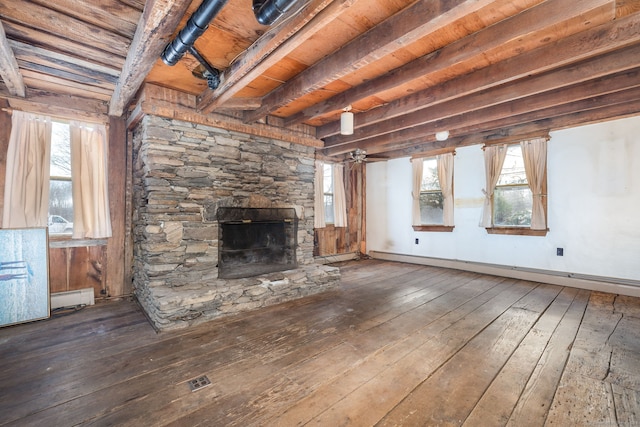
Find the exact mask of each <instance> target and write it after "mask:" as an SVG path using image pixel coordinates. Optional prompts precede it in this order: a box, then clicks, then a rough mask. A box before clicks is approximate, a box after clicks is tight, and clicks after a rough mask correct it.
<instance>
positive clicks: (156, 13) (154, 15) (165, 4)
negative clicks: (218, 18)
mask: <svg viewBox="0 0 640 427" xmlns="http://www.w3.org/2000/svg"><path fill="white" fill-rule="evenodd" d="M190 4H191V1H190V0H149V1H147V4H146V5H145V8H144V11H143V12H142V15H141V16H140V21H138V27H137V29H136V32H135V34H134V36H133V41H132V42H131V46H130V47H129V52H128V54H127V59H126V60H125V63H124V67H123V69H122V73H120V78H119V79H118V82H117V83H116V88H115V90H114V92H113V95H112V96H111V102H110V103H109V115H110V116H118V117H119V116H121V115H122V113H123V112H124V108H125V106H126V105H127V103H128V102H129V101H130V100H131V98H133V96H134V95H135V93H136V92H137V91H138V89H139V88H140V86H141V85H142V82H143V81H144V79H145V77H146V76H147V74H148V73H149V71H151V68H152V67H153V65H154V64H155V62H156V61H157V60H158V58H159V57H160V54H161V53H162V51H163V49H164V48H165V46H166V45H167V43H168V42H169V39H170V37H171V35H172V34H173V33H174V32H175V30H176V28H177V27H178V25H179V24H180V20H181V19H182V17H183V15H184V13H185V12H186V10H187V8H188V7H189V5H190Z"/></svg>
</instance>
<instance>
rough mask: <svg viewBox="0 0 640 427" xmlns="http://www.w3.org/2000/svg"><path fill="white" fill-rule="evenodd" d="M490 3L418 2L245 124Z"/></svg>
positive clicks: (275, 95)
mask: <svg viewBox="0 0 640 427" xmlns="http://www.w3.org/2000/svg"><path fill="white" fill-rule="evenodd" d="M491 3H492V1H491V0H448V1H446V0H419V1H417V2H415V3H414V4H412V5H410V6H408V7H407V8H405V9H403V10H402V11H400V12H398V13H396V14H395V15H393V16H391V17H390V18H388V19H387V20H385V21H383V22H382V23H380V24H378V25H377V26H375V27H374V28H372V29H371V30H369V31H367V32H365V33H364V34H361V35H360V36H358V37H356V38H355V39H354V40H352V41H351V42H350V43H348V44H346V45H345V46H344V47H342V48H341V49H339V50H338V51H336V52H335V53H334V54H332V55H330V56H328V57H326V58H324V59H322V60H321V61H319V62H317V63H316V64H314V65H313V66H311V67H309V68H307V69H306V70H305V71H303V72H302V73H300V74H298V75H297V76H295V77H294V78H292V79H291V80H289V81H288V82H287V83H285V84H283V85H281V86H279V87H278V88H276V89H275V90H273V91H272V92H271V93H269V94H268V95H266V96H265V97H264V98H263V102H262V107H260V108H259V109H257V110H255V111H248V112H247V113H246V114H245V121H246V122H254V121H256V120H258V119H260V118H263V117H265V116H266V115H268V114H270V113H271V112H273V111H275V110H277V109H278V108H280V107H281V106H283V105H286V104H287V103H289V102H291V101H293V100H295V99H296V98H299V97H301V96H303V95H305V94H308V93H310V92H313V91H314V90H317V89H319V88H321V87H323V86H325V85H326V84H328V83H331V82H332V81H335V80H336V79H339V78H341V77H343V76H345V75H347V74H349V73H351V72H353V71H356V70H357V69H358V68H361V67H363V66H365V65H367V64H370V63H372V62H374V61H376V60H378V59H380V58H382V57H384V56H386V55H388V54H391V53H393V52H395V51H396V50H397V49H398V48H399V47H400V46H406V45H409V44H411V43H413V42H415V41H417V40H419V39H421V38H423V37H425V36H427V35H429V34H431V33H433V32H434V31H436V30H438V29H441V28H444V27H445V26H447V25H450V24H451V23H452V22H455V21H456V20H458V19H460V18H462V17H463V16H465V15H467V14H469V13H473V12H475V11H477V10H479V9H481V8H483V7H485V6H487V5H489V4H491Z"/></svg>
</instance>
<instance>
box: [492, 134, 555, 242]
mask: <svg viewBox="0 0 640 427" xmlns="http://www.w3.org/2000/svg"><path fill="white" fill-rule="evenodd" d="M548 139H549V138H548V136H547V137H536V138H532V139H525V140H522V141H520V143H519V144H511V145H507V144H502V145H492V146H487V147H485V148H484V150H485V152H484V154H485V156H484V157H485V175H486V187H485V189H484V190H483V191H484V193H485V205H484V208H483V214H482V219H481V222H480V226H481V227H485V228H486V230H487V232H489V233H490V234H520V235H530V236H544V235H546V233H547V230H548V229H547V194H546V193H547V142H548Z"/></svg>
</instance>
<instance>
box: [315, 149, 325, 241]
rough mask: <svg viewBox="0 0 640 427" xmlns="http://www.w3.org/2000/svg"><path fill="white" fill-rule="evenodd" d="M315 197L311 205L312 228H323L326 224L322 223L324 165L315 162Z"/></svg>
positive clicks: (317, 161) (320, 162)
mask: <svg viewBox="0 0 640 427" xmlns="http://www.w3.org/2000/svg"><path fill="white" fill-rule="evenodd" d="M314 180H315V185H314V188H315V197H314V203H313V211H314V215H313V227H314V228H324V227H326V226H327V224H326V223H325V221H324V184H323V183H324V163H323V162H322V161H320V160H316V172H315V179H314Z"/></svg>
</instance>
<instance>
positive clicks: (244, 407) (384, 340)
mask: <svg viewBox="0 0 640 427" xmlns="http://www.w3.org/2000/svg"><path fill="white" fill-rule="evenodd" d="M342 273H343V280H342V288H341V289H340V290H338V291H334V292H330V293H326V294H323V295H317V296H314V297H310V298H306V299H304V300H299V301H296V302H291V303H286V304H283V305H280V306H276V307H270V308H267V309H261V310H257V311H253V312H249V313H245V314H242V315H238V316H233V317H229V318H226V319H220V320H217V321H213V322H210V323H207V324H204V325H200V326H197V327H194V328H192V329H189V330H182V331H173V332H165V333H160V334H156V333H155V332H154V330H153V329H152V328H151V326H149V324H148V323H147V321H146V319H145V317H144V316H143V314H142V313H141V312H140V311H139V309H138V308H137V306H136V305H135V304H134V303H133V302H117V303H109V304H102V305H98V306H95V307H90V308H87V309H84V310H82V311H80V312H77V313H74V314H70V315H67V316H61V317H57V318H52V319H50V320H47V321H40V322H35V323H30V324H25V325H19V326H13V327H8V328H3V329H0V425H25V426H38V425H41V426H73V425H78V424H82V425H101V426H103V425H104V426H106V425H114V426H115V425H117V426H121V425H131V426H163V425H175V426H224V425H237V426H252V425H255V426H293V425H303V424H310V425H321V426H341V425H358V426H369V425H380V426H392V425H421V426H425V425H426V426H444V425H465V426H503V425H509V426H542V425H553V426H578V425H579V426H617V425H620V426H637V425H640V299H638V298H632V297H624V296H616V295H612V294H604V293H595V292H594V293H592V292H589V291H584V290H579V289H573V288H563V287H559V286H552V285H545V284H539V283H532V282H526V281H521V280H514V279H507V278H501V277H494V276H487V275H481V274H475V273H467V272H461V271H454V270H447V269H442V268H434V267H425V266H417V265H408V264H400V263H391V262H380V261H371V260H369V261H357V262H355V261H354V262H349V263H346V264H343V265H342ZM202 375H206V376H207V377H208V378H209V379H210V380H211V382H212V384H211V385H210V386H207V387H203V388H201V389H200V390H198V391H195V392H191V391H190V389H189V386H188V381H189V380H191V379H194V378H197V377H200V376H202Z"/></svg>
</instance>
